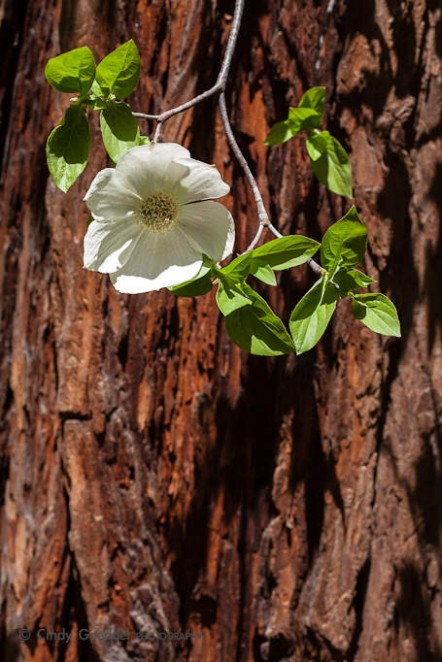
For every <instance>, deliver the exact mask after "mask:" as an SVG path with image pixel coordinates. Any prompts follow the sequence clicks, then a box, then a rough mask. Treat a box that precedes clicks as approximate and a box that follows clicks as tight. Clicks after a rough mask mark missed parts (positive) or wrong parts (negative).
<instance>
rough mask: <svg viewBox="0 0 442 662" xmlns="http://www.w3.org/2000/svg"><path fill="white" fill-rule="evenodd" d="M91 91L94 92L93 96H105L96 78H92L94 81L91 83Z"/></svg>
mask: <svg viewBox="0 0 442 662" xmlns="http://www.w3.org/2000/svg"><path fill="white" fill-rule="evenodd" d="M91 92H92V94H95V96H97V97H99V98H101V97H105V96H106V95H105V93H104V92H103V90H102V89H101V87H100V86H99V84H98V83H97V81H96V80H94V82H93V83H92V86H91Z"/></svg>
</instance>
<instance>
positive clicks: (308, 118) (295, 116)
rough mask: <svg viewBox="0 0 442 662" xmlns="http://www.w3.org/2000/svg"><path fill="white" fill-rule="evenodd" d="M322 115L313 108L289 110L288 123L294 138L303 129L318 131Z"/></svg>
mask: <svg viewBox="0 0 442 662" xmlns="http://www.w3.org/2000/svg"><path fill="white" fill-rule="evenodd" d="M321 119H322V115H321V114H320V113H318V112H317V111H316V110H314V109H313V108H289V118H288V122H289V125H290V131H291V133H292V137H293V138H294V137H295V136H296V135H298V133H299V132H300V131H302V130H303V129H306V130H311V129H318V128H319V125H320V124H321Z"/></svg>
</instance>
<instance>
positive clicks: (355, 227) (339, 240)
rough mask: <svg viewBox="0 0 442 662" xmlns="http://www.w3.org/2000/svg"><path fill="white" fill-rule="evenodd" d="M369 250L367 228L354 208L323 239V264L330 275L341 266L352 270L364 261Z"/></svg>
mask: <svg viewBox="0 0 442 662" xmlns="http://www.w3.org/2000/svg"><path fill="white" fill-rule="evenodd" d="M366 248H367V228H366V227H365V225H364V223H363V222H362V221H361V219H360V218H359V215H358V212H357V211H356V207H352V208H351V209H350V210H349V211H348V212H347V213H346V214H345V216H343V217H342V218H341V219H340V220H339V221H337V222H336V223H333V225H331V226H330V227H329V229H328V230H327V232H326V233H325V235H324V236H323V238H322V243H321V264H322V266H323V267H324V269H327V271H329V273H330V274H333V273H334V272H335V270H336V268H337V267H338V265H340V266H341V267H343V268H346V269H350V268H351V267H355V266H356V265H357V264H359V263H360V262H361V261H362V258H363V257H364V254H365V249H366Z"/></svg>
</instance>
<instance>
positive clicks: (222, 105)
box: [219, 92, 270, 227]
mask: <svg viewBox="0 0 442 662" xmlns="http://www.w3.org/2000/svg"><path fill="white" fill-rule="evenodd" d="M219 109H220V113H221V119H222V122H223V126H224V131H225V132H226V136H227V140H228V142H229V145H230V148H231V150H232V152H233V153H234V155H235V157H236V160H237V161H238V163H239V165H240V166H241V168H242V170H243V172H244V174H245V176H246V178H247V180H248V182H249V185H250V188H251V189H252V193H253V197H254V198H255V203H256V210H257V212H258V218H259V223H260V225H264V226H267V227H269V226H270V220H269V217H268V214H267V211H266V208H265V207H264V202H263V200H262V196H261V193H260V190H259V188H258V184H257V183H256V179H255V178H254V176H253V174H252V171H251V170H250V167H249V164H248V163H247V161H246V159H245V157H244V154H243V153H242V152H241V150H240V148H239V145H238V143H237V142H236V138H235V136H234V135H233V131H232V127H231V126H230V121H229V115H228V113H227V106H226V96H225V94H224V92H221V94H220V95H219Z"/></svg>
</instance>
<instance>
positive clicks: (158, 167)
mask: <svg viewBox="0 0 442 662" xmlns="http://www.w3.org/2000/svg"><path fill="white" fill-rule="evenodd" d="M189 156H190V153H189V151H188V150H187V149H185V148H184V147H182V146H181V145H176V144H175V143H151V144H150V145H141V146H140V147H134V148H133V149H130V150H129V151H127V152H126V154H124V156H122V157H121V159H120V160H119V162H118V164H117V167H116V172H117V173H118V176H119V177H120V178H121V180H122V182H124V184H125V186H127V188H129V189H130V190H131V191H132V192H133V193H135V194H136V195H138V196H139V197H140V198H142V199H146V198H147V197H148V196H149V195H152V193H157V192H158V191H164V190H168V191H170V192H171V193H173V190H172V189H173V188H174V186H175V183H176V182H177V181H179V180H180V179H182V178H183V177H184V176H185V175H186V174H187V172H188V169H189V167H188V165H187V164H178V163H177V160H178V159H183V158H184V159H186V160H192V159H187V158H186V157H189Z"/></svg>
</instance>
